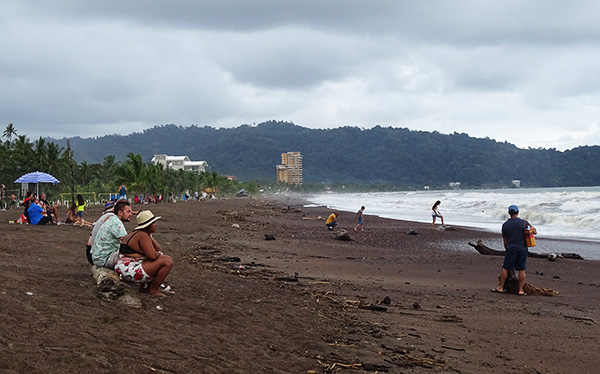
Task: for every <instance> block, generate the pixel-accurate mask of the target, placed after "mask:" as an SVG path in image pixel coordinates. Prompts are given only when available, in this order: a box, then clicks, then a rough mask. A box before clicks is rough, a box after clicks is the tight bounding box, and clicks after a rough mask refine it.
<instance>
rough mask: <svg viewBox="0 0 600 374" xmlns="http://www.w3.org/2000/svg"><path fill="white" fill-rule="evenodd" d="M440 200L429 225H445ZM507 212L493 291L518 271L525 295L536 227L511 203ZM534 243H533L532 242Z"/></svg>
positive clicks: (331, 221)
mask: <svg viewBox="0 0 600 374" xmlns="http://www.w3.org/2000/svg"><path fill="white" fill-rule="evenodd" d="M441 203H442V202H441V201H440V200H438V201H436V202H435V203H434V204H433V206H432V207H431V217H432V220H433V222H432V223H431V226H432V227H433V226H434V225H435V222H436V219H437V218H439V219H440V221H441V223H442V227H445V226H446V224H445V223H444V216H443V215H442V214H441V213H440V211H439V206H440V204H441ZM364 210H365V207H364V206H362V207H361V208H360V209H359V211H358V212H357V213H356V219H357V220H358V223H357V225H356V226H355V227H354V231H358V229H360V231H361V232H362V231H364V222H365V221H364V216H363V212H364ZM508 214H509V216H510V218H509V219H508V220H507V221H506V222H504V224H503V225H502V240H503V244H504V248H505V250H506V254H505V257H504V261H503V263H502V269H501V271H500V277H499V278H498V279H499V283H498V286H497V287H496V288H493V289H492V291H493V292H497V293H505V292H506V289H505V287H504V286H505V283H506V280H507V279H508V276H509V273H510V272H512V271H516V272H518V282H519V291H518V294H519V295H526V293H525V291H524V289H523V287H524V285H525V269H526V268H527V256H528V253H529V252H528V243H527V240H526V235H537V229H536V228H535V227H533V226H532V225H531V224H530V223H529V222H528V221H526V220H523V219H521V218H519V207H518V206H516V205H511V206H509V207H508ZM338 217H339V212H337V211H336V212H333V213H331V214H330V215H329V217H327V220H326V221H325V225H326V226H327V228H328V229H329V230H333V229H334V228H335V227H336V226H337V225H338V224H339V221H338ZM533 245H535V244H533Z"/></svg>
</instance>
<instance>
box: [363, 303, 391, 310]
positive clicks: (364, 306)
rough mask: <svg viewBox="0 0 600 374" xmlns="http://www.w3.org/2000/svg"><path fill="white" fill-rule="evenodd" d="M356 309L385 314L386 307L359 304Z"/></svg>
mask: <svg viewBox="0 0 600 374" xmlns="http://www.w3.org/2000/svg"><path fill="white" fill-rule="evenodd" d="M358 309H368V310H374V311H376V312H387V309H388V308H386V307H384V306H381V305H377V304H373V303H362V302H361V303H359V304H358Z"/></svg>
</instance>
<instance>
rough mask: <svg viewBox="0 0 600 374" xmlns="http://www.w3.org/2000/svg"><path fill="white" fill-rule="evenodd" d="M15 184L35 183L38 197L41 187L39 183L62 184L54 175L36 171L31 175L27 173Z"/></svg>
mask: <svg viewBox="0 0 600 374" xmlns="http://www.w3.org/2000/svg"><path fill="white" fill-rule="evenodd" d="M15 183H35V191H36V195H37V196H39V195H40V185H39V183H52V184H56V183H60V181H59V180H58V179H56V178H54V177H53V176H52V175H50V174H48V173H42V172H41V171H34V172H31V173H27V174H25V175H22V176H20V177H19V178H18V179H17V180H16V181H15Z"/></svg>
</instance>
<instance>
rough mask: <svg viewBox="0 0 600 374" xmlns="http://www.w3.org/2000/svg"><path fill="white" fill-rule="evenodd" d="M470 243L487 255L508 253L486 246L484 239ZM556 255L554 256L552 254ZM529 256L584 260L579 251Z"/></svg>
mask: <svg viewBox="0 0 600 374" xmlns="http://www.w3.org/2000/svg"><path fill="white" fill-rule="evenodd" d="M469 245H470V246H471V247H473V248H475V250H476V251H477V252H479V254H482V255H486V256H504V255H505V254H506V251H499V250H496V249H492V248H490V247H488V246H486V245H485V244H483V241H482V240H481V239H480V240H478V241H477V243H476V244H473V243H471V242H469ZM552 255H554V256H552ZM551 256H552V257H553V259H550V257H551ZM529 257H534V258H547V259H549V260H550V261H554V260H556V259H557V258H570V259H573V260H583V259H584V258H583V257H581V256H580V255H578V254H577V253H561V254H556V253H536V252H529Z"/></svg>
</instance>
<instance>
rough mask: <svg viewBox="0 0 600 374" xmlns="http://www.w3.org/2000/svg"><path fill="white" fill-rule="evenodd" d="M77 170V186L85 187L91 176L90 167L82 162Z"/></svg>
mask: <svg viewBox="0 0 600 374" xmlns="http://www.w3.org/2000/svg"><path fill="white" fill-rule="evenodd" d="M78 169H79V170H78V172H79V178H78V179H79V184H80V185H82V186H85V185H86V184H87V183H88V181H89V179H90V176H91V175H92V167H91V165H89V164H88V163H87V162H86V161H82V162H81V164H79V168H78Z"/></svg>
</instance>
